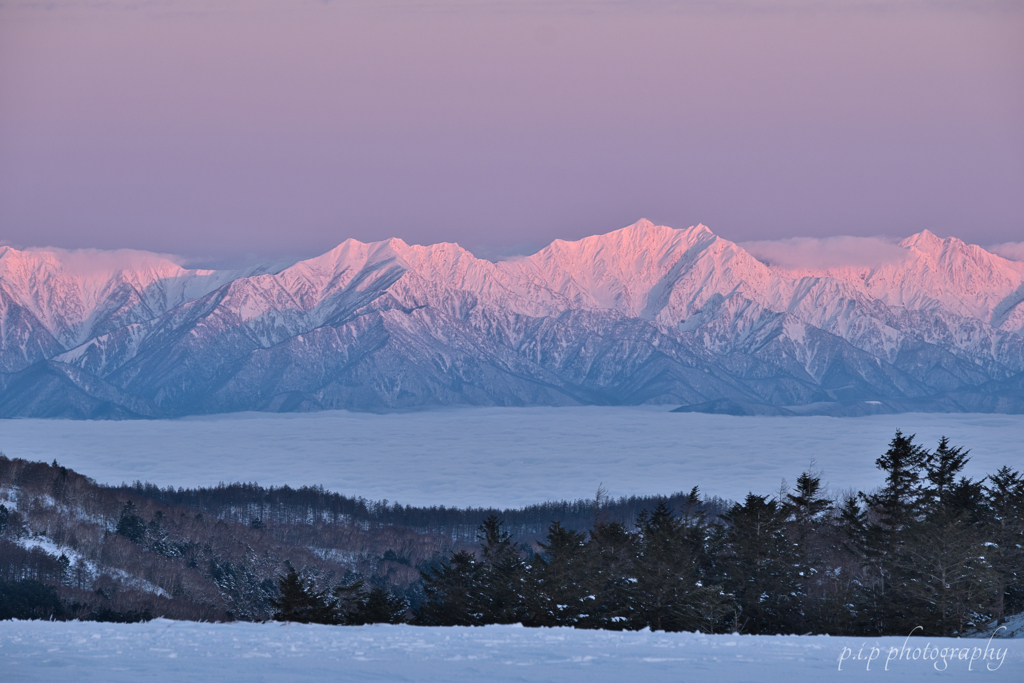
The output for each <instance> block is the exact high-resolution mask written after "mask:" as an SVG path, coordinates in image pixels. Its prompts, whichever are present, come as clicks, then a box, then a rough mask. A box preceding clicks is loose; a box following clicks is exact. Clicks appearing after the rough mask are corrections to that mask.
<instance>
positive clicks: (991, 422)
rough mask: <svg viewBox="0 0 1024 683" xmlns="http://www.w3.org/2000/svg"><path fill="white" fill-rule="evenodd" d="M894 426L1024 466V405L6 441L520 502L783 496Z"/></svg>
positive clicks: (852, 481)
mask: <svg viewBox="0 0 1024 683" xmlns="http://www.w3.org/2000/svg"><path fill="white" fill-rule="evenodd" d="M897 429H901V430H903V431H904V432H905V433H909V434H917V440H918V441H919V442H921V443H923V444H925V445H926V446H928V447H934V445H935V444H936V442H937V441H938V439H939V437H940V436H942V435H946V436H948V437H949V438H950V439H951V440H952V442H953V444H954V445H962V446H966V447H968V448H970V449H971V458H972V460H971V462H970V464H969V465H968V471H967V473H968V474H969V475H970V476H973V477H981V476H984V475H985V474H987V473H991V472H994V471H995V470H996V469H998V468H999V467H1000V466H1002V465H1011V466H1014V467H1016V468H1018V469H1020V468H1021V467H1022V465H1024V453H1022V439H1021V436H1022V435H1024V416H1021V415H989V414H985V415H981V414H978V415H969V414H968V415H962V414H955V415H950V414H901V415H875V416H870V417H857V418H833V417H817V416H816V417H783V418H778V417H733V416H728V415H703V414H694V413H670V412H668V409H667V408H663V407H662V408H656V409H654V408H623V407H580V408H463V409H447V410H437V411H424V412H414V413H399V414H386V415H375V414H368V413H350V412H346V411H329V412H321V413H307V414H284V415H279V414H264V413H239V414H232V415H217V416H211V417H193V418H184V419H179V420H147V421H141V420H140V421H92V422H91V421H73V420H38V419H25V420H0V450H2V451H3V452H4V453H5V454H6V455H7V456H9V457H12V458H13V457H19V458H25V459H28V460H42V461H46V462H51V461H52V460H54V459H56V460H57V461H58V462H60V463H61V464H63V465H66V466H68V467H71V468H73V469H75V470H77V471H79V472H81V473H83V474H86V475H88V476H91V477H93V478H94V479H96V480H97V481H99V482H103V483H112V484H118V483H121V482H123V481H124V482H132V481H135V480H141V481H149V482H153V483H155V484H157V485H159V486H161V487H165V486H168V485H171V486H175V487H178V486H210V485H216V484H217V483H218V482H222V481H223V482H234V481H255V482H258V483H260V484H263V485H265V486H269V485H283V484H288V485H291V486H302V485H315V484H322V485H323V486H324V487H326V488H327V489H330V490H333V491H338V492H340V493H344V494H346V495H353V496H364V497H366V498H369V499H372V500H380V499H388V500H390V501H392V502H400V503H403V504H406V505H409V504H413V505H442V504H443V505H449V506H451V505H456V506H500V507H505V506H510V507H511V506H522V505H528V504H530V503H538V502H542V501H547V500H560V499H578V498H591V497H593V496H594V494H595V492H596V490H597V487H598V486H599V485H600V484H603V485H604V486H605V487H606V488H607V489H608V490H609V492H610V494H611V495H613V496H623V495H632V494H659V493H662V494H668V493H673V492H676V491H684V490H689V489H690V488H691V487H693V486H700V488H701V490H702V491H703V492H705V493H707V494H709V495H717V496H722V497H726V498H730V499H733V500H739V499H742V497H743V496H745V495H746V494H747V492H748V491H753V492H756V493H761V494H770V493H773V492H777V491H778V489H779V485H780V482H781V480H782V479H783V478H785V479H786V480H787V481H788V482H789V483H790V484H792V483H793V482H795V480H796V478H797V476H798V475H799V474H800V473H801V472H802V471H804V470H806V469H807V468H808V467H809V466H810V464H811V462H812V460H813V461H814V462H815V466H816V467H817V469H819V470H821V472H822V478H823V480H824V481H826V482H827V483H828V484H829V486H830V487H831V489H832V490H833V491H841V490H844V489H848V488H854V489H861V490H870V489H873V488H875V487H877V486H878V485H880V484H881V483H882V473H881V472H879V471H878V470H877V469H876V467H875V459H876V458H877V457H878V456H879V455H880V454H881V453H883V452H884V451H885V450H886V447H887V445H888V443H889V441H890V440H891V439H892V437H893V434H894V433H895V431H896V430H897Z"/></svg>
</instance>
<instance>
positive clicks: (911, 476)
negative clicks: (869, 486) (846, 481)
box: [861, 430, 930, 529]
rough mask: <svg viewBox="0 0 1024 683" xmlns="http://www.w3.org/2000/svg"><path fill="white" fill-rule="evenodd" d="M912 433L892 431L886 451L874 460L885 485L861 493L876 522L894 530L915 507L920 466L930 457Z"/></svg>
mask: <svg viewBox="0 0 1024 683" xmlns="http://www.w3.org/2000/svg"><path fill="white" fill-rule="evenodd" d="M914 436H915V435H913V434H911V435H910V436H904V435H903V433H902V432H901V431H899V430H896V436H894V437H893V439H892V441H891V442H889V450H887V451H886V452H885V453H884V454H883V455H881V456H879V458H878V459H877V460H876V461H875V465H877V467H878V469H880V470H883V471H884V472H885V473H886V477H885V485H884V486H883V487H882V489H881V490H880V491H879V492H878V493H874V494H870V495H865V494H861V495H862V496H863V498H864V500H865V502H867V504H868V507H869V508H871V509H872V510H873V511H874V512H875V513H876V514H877V515H878V518H879V523H880V525H881V526H883V527H885V528H887V529H898V528H899V527H901V526H902V525H904V524H906V523H907V522H909V521H910V520H911V519H912V517H913V515H914V513H915V512H916V511H917V508H918V503H919V497H920V493H921V490H920V481H921V469H922V467H924V465H925V462H927V460H928V458H929V457H930V456H929V453H928V451H926V450H925V449H924V448H922V447H921V446H918V445H916V444H915V443H914Z"/></svg>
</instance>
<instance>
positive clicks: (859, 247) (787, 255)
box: [740, 235, 907, 270]
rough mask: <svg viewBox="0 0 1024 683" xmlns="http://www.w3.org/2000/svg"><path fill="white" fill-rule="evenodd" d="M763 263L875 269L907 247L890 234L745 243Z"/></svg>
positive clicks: (895, 258) (796, 267) (815, 268)
mask: <svg viewBox="0 0 1024 683" xmlns="http://www.w3.org/2000/svg"><path fill="white" fill-rule="evenodd" d="M740 246H741V247H743V248H744V249H746V250H747V251H748V252H749V253H750V254H751V255H753V256H754V258H756V259H757V260H759V261H761V262H762V263H767V264H769V265H773V266H779V267H781V268H787V269H809V270H827V269H829V268H843V267H860V268H874V267H877V266H880V265H882V264H883V263H892V262H894V261H899V260H900V259H902V258H903V257H904V256H905V255H906V253H907V252H906V250H905V249H903V248H902V247H900V246H899V245H898V244H896V243H895V241H893V240H891V239H889V238H887V237H851V236H848V235H843V236H837V237H820V238H819V237H790V238H788V239H783V240H757V241H753V242H741V243H740Z"/></svg>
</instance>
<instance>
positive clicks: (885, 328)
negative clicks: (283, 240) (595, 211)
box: [0, 221, 1024, 418]
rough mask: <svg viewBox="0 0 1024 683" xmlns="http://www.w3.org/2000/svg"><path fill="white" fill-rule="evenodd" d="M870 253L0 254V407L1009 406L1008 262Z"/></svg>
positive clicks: (1016, 406)
mask: <svg viewBox="0 0 1024 683" xmlns="http://www.w3.org/2000/svg"><path fill="white" fill-rule="evenodd" d="M892 249H893V250H894V255H891V256H892V259H891V260H890V261H889V262H887V263H883V264H881V265H877V266H875V267H871V268H867V267H864V268H861V267H852V266H850V267H836V268H826V269H822V268H817V269H814V268H802V269H801V268H798V269H795V270H794V269H787V268H783V267H780V266H777V265H772V264H769V263H764V262H761V261H759V260H757V259H756V258H754V256H752V255H751V254H750V253H748V252H747V251H745V250H744V249H743V248H742V247H741V246H739V245H737V244H734V243H732V242H729V241H728V240H724V239H722V238H720V237H718V236H716V235H715V234H714V233H712V232H711V231H710V230H709V229H708V228H706V227H704V226H696V227H692V228H689V229H686V230H676V229H672V228H668V227H664V226H655V225H653V224H651V223H650V222H648V221H640V222H638V223H636V224H635V225H632V226H629V227H627V228H623V229H621V230H617V231H615V232H611V233H608V234H605V235H597V236H594V237H588V238H586V239H583V240H579V241H576V242H566V241H562V240H556V241H555V242H553V243H552V244H551V245H549V246H548V247H545V248H544V249H542V250H540V251H539V252H537V253H536V254H534V255H532V256H529V257H525V258H518V259H512V260H507V261H502V262H498V263H492V262H490V261H485V260H481V259H478V258H475V257H474V256H473V255H472V254H471V253H469V252H467V251H466V250H464V249H462V248H461V247H459V246H458V245H456V244H436V245H432V246H425V247H424V246H416V245H408V244H406V243H404V242H402V241H401V240H398V239H392V240H387V241H384V242H377V243H372V244H364V243H361V242H357V241H355V240H347V241H345V242H343V243H342V244H340V245H339V246H338V247H337V248H335V249H333V250H331V251H330V252H328V253H326V254H323V255H321V256H318V257H316V258H312V259H309V260H305V261H301V262H299V263H296V264H294V265H292V266H290V267H287V268H284V269H281V268H270V269H267V268H262V269H250V270H247V271H231V272H228V271H206V270H191V269H186V268H183V267H181V266H179V265H177V264H176V263H173V262H171V261H169V260H167V259H166V258H164V257H160V256H157V255H155V254H146V253H141V252H132V253H127V254H126V253H120V252H119V253H118V255H116V257H115V256H111V257H109V258H104V259H103V260H102V261H97V262H96V263H85V265H83V263H84V261H83V259H86V257H85V256H82V255H77V256H75V258H70V257H69V256H68V255H67V254H66V253H61V252H46V251H18V250H15V249H11V248H10V247H0V416H6V417H12V416H34V417H72V418H83V417H90V418H96V417H111V418H123V417H167V416H178V415H186V414H199V413H219V412H232V411H242V410H263V411H305V410H321V409H329V408H346V409H352V410H371V411H378V410H392V409H409V408H424V407H430V406H452V405H488V406H492V405H493V406H506V405H508V406H524V405H554V406H558V405H581V404H587V405H637V404H645V403H656V404H666V405H677V406H685V407H686V409H688V410H699V411H705V412H728V413H738V414H789V413H796V414H834V415H859V414H865V413H877V412H899V411H908V410H910V411H944V412H956V411H970V412H992V411H995V412H1015V413H1019V412H1022V411H1024V336H1022V331H1024V263H1020V262H1016V261H1009V260H1007V259H1004V258H1001V257H999V256H997V255H995V254H991V253H989V252H987V251H985V250H984V249H981V248H980V247H977V246H974V245H968V244H965V243H964V242H962V241H960V240H958V239H955V238H952V237H950V238H947V239H939V238H937V237H936V236H935V235H932V234H931V233H929V232H922V233H919V234H917V235H914V236H912V237H909V238H907V239H906V240H904V241H903V242H901V243H900V244H899V245H898V246H896V245H892ZM118 261H120V263H117V262H118ZM115 263H117V264H116V265H114V264H115Z"/></svg>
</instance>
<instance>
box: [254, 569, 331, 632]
mask: <svg viewBox="0 0 1024 683" xmlns="http://www.w3.org/2000/svg"><path fill="white" fill-rule="evenodd" d="M285 566H286V567H287V568H288V573H287V574H285V575H284V576H278V578H277V588H278V591H279V592H280V595H279V596H278V597H276V598H271V599H270V604H271V605H272V606H273V607H274V608H275V609H276V610H277V611H276V612H275V613H274V620H275V621H297V622H299V623H302V624H339V623H344V616H343V615H342V614H341V613H340V612H339V610H338V599H337V598H334V599H332V598H331V597H329V591H327V590H322V591H317V590H316V588H315V586H314V585H313V583H312V582H311V581H309V580H307V579H305V578H304V577H302V576H301V575H300V574H299V572H298V571H296V570H295V567H293V566H292V564H291V562H285Z"/></svg>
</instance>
